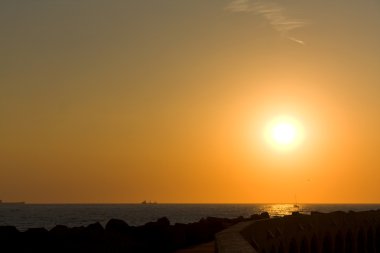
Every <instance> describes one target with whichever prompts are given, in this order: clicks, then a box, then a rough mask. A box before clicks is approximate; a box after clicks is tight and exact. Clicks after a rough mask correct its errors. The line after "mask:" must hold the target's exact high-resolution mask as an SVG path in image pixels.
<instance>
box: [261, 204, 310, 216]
mask: <svg viewBox="0 0 380 253" xmlns="http://www.w3.org/2000/svg"><path fill="white" fill-rule="evenodd" d="M262 208H263V210H262V211H263V212H265V211H266V212H268V213H269V215H270V216H271V217H273V216H284V215H289V214H292V212H302V211H303V209H302V205H299V206H295V205H294V204H268V205H263V206H262Z"/></svg>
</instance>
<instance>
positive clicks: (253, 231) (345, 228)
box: [216, 211, 380, 253]
mask: <svg viewBox="0 0 380 253" xmlns="http://www.w3.org/2000/svg"><path fill="white" fill-rule="evenodd" d="M216 248H217V251H218V253H333V252H334V253H380V211H365V212H349V213H345V212H333V213H327V214H324V213H317V212H312V213H311V214H310V215H304V214H299V213H293V215H289V216H284V217H281V218H270V219H265V220H258V221H250V222H244V223H239V224H237V225H235V226H233V227H231V228H229V229H226V230H224V231H222V232H219V233H218V234H216Z"/></svg>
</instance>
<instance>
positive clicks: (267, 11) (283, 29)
mask: <svg viewBox="0 0 380 253" xmlns="http://www.w3.org/2000/svg"><path fill="white" fill-rule="evenodd" d="M226 9H227V10H228V11H232V12H252V13H255V14H256V15H260V16H262V17H263V18H265V19H266V20H267V21H268V22H269V24H270V25H271V26H272V28H273V29H274V30H276V31H278V32H279V33H280V34H281V35H282V36H284V37H285V38H287V39H289V40H291V41H294V42H296V43H298V44H300V45H305V42H304V41H303V40H300V39H297V38H295V37H293V36H291V35H290V32H291V31H292V30H294V29H297V28H301V27H304V26H305V25H306V24H307V23H306V22H305V21H304V20H299V19H293V18H289V17H288V16H287V15H286V11H285V9H284V8H283V7H282V6H280V5H279V4H277V3H274V2H269V1H263V0H233V1H232V2H231V3H230V4H229V5H228V6H227V7H226Z"/></svg>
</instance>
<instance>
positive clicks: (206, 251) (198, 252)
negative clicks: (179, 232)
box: [175, 241, 215, 253]
mask: <svg viewBox="0 0 380 253" xmlns="http://www.w3.org/2000/svg"><path fill="white" fill-rule="evenodd" d="M175 253H215V241H212V242H208V243H204V244H199V245H197V246H194V247H191V248H187V249H181V250H178V251H176V252H175Z"/></svg>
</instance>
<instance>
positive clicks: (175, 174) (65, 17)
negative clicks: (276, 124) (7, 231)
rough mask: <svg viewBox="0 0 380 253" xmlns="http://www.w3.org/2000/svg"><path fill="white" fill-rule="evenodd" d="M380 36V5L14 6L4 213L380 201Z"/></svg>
mask: <svg viewBox="0 0 380 253" xmlns="http://www.w3.org/2000/svg"><path fill="white" fill-rule="evenodd" d="M379 27H380V2H379V1H377V0H360V1H359V0H355V1H354V0H334V1H331V0H318V1H317V0H313V1H300V0H281V1H280V0H277V1H269V0H268V1H265V0H261V1H259V0H235V1H232V0H208V1H205V0H160V1H156V0H128V1H124V0H107V1H105V0H36V1H27V0H4V1H1V2H0V199H3V200H5V201H22V200H23V201H27V202H31V203H68V202H69V203H78V202H86V203H99V202H102V203H115V202H117V203H121V202H141V201H142V200H145V199H146V200H154V201H158V202H161V203H163V202H166V203H172V202H180V203H264V202H265V203H268V202H270V203H274V202H285V203H286V202H288V203H289V202H294V196H295V195H297V200H298V202H309V203H310V202H319V203H321V202H323V203H329V202H345V203H353V202H372V203H374V202H380V194H379V188H378V187H379V182H380V156H379V154H378V152H379V150H380V134H379V131H380V97H379V96H380V74H379V70H380V46H379V45H380V33H379ZM278 115H290V116H292V117H294V118H296V119H297V120H298V121H299V122H301V124H302V125H303V127H304V130H305V139H304V142H303V143H302V145H301V146H299V147H298V148H297V149H295V150H292V151H291V152H279V151H278V150H275V149H274V148H273V147H271V146H270V145H268V143H266V142H265V140H264V138H263V135H264V134H263V132H264V129H265V126H266V125H267V124H268V122H270V121H271V120H273V118H275V117H276V116H278Z"/></svg>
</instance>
